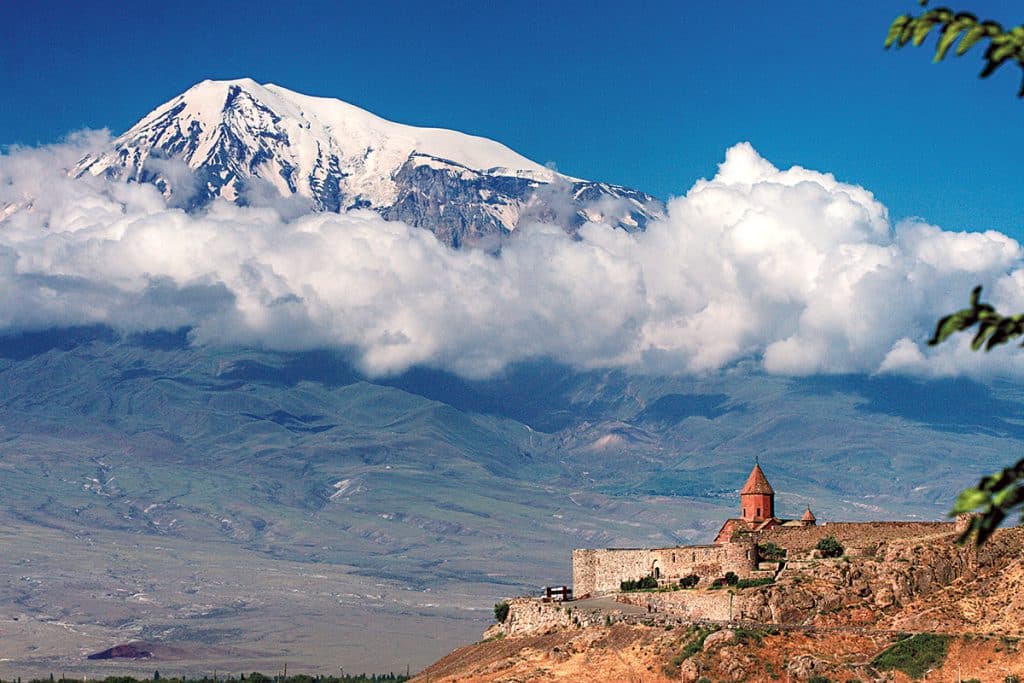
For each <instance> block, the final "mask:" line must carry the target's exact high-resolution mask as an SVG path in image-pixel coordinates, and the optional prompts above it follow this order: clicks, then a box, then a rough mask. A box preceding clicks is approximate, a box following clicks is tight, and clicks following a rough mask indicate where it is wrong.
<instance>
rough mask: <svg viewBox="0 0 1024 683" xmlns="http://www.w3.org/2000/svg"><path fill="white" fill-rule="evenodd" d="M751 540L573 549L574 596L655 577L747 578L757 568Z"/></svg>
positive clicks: (672, 578)
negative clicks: (725, 576)
mask: <svg viewBox="0 0 1024 683" xmlns="http://www.w3.org/2000/svg"><path fill="white" fill-rule="evenodd" d="M756 561H757V560H756V557H755V551H754V547H753V542H752V541H749V540H748V541H747V542H744V543H720V544H717V545H694V546H678V547H675V548H629V549H621V550H619V549H604V550H574V551H573V552H572V583H573V593H574V594H575V595H576V596H577V597H582V596H584V595H601V594H604V593H611V592H615V591H618V590H619V586H620V584H621V583H622V582H623V581H630V580H636V579H641V578H643V577H645V576H650V575H656V576H658V577H659V578H661V579H662V580H678V579H680V578H682V577H684V576H689V575H691V574H696V575H697V576H699V577H701V579H702V580H703V581H704V582H706V581H708V580H711V579H716V578H718V577H720V576H724V575H725V573H726V572H730V571H731V572H735V573H736V574H737V575H738V576H740V577H746V576H750V574H751V573H752V572H753V571H754V570H755V569H756V568H757V567H756Z"/></svg>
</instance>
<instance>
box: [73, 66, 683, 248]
mask: <svg viewBox="0 0 1024 683" xmlns="http://www.w3.org/2000/svg"><path fill="white" fill-rule="evenodd" d="M185 166H187V168H188V169H189V170H191V173H188V172H185V170H186V169H185ZM74 173H75V174H76V175H82V174H85V173H91V174H93V175H99V174H106V175H107V176H110V177H114V178H121V179H124V180H128V181H132V182H151V183H154V184H155V185H157V187H159V188H160V189H161V191H162V192H164V194H165V195H166V196H168V197H172V198H174V199H175V200H176V201H177V203H178V204H179V205H183V206H186V207H188V208H197V207H201V206H203V205H204V204H206V203H208V202H209V201H211V200H212V199H214V198H223V199H227V200H230V201H235V202H239V203H249V202H251V201H252V200H253V197H254V193H257V192H263V193H264V194H265V192H266V190H267V189H268V187H269V188H273V191H275V192H276V193H277V194H279V195H281V196H282V197H288V196H290V195H299V196H301V197H305V198H307V199H309V200H310V201H311V202H312V204H313V207H314V208H316V209H317V210H321V211H345V210H347V209H352V208H370V209H373V210H376V211H378V212H380V213H381V214H382V215H383V216H385V217H386V218H389V219H396V220H403V221H405V222H407V223H410V224H412V225H416V226H421V227H425V228H428V229H430V230H431V231H433V232H434V233H435V234H436V235H437V236H438V237H439V238H440V239H442V240H443V241H445V242H446V243H448V244H450V245H453V246H459V245H461V244H464V243H473V242H477V241H479V240H480V239H482V238H485V237H487V236H490V235H495V234H501V233H506V232H508V231H511V230H513V229H515V227H516V225H518V223H519V221H520V219H521V218H523V217H524V216H525V215H532V216H536V217H540V218H542V219H545V220H552V221H557V222H559V223H561V224H562V225H563V226H564V227H565V228H566V229H570V230H571V229H574V228H575V227H578V226H579V225H581V224H582V223H583V222H584V221H586V220H601V219H606V220H611V221H613V222H615V223H616V224H617V225H619V226H621V227H622V228H624V229H627V230H636V229H642V228H643V227H644V225H645V224H646V223H647V221H648V220H650V219H651V218H652V217H655V216H658V215H660V214H661V213H662V211H663V208H664V207H663V205H662V204H661V203H660V202H659V201H658V200H657V199H655V198H653V197H651V196H650V195H647V194H645V193H643V192H639V191H636V190H631V189H629V188H625V187H620V186H616V185H609V184H606V183H595V182H590V181H585V180H580V179H578V178H571V177H568V176H565V175H562V174H559V173H556V172H555V171H553V170H551V169H549V168H546V167H544V166H542V165H540V164H538V163H536V162H534V161H531V160H529V159H527V158H526V157H523V156H521V155H519V154H517V153H516V152H514V151H512V150H511V149H509V148H508V147H505V146H504V145H502V144H500V143H498V142H495V141H493V140H488V139H486V138H481V137H476V136H473V135H467V134H464V133H459V132H456V131H452V130H444V129H439V128H419V127H415V126H407V125H402V124H398V123H393V122H391V121H387V120H385V119H382V118H380V117H378V116H375V115H374V114H371V113H369V112H367V111H365V110H363V109H360V108H358V107H355V106H353V105H350V104H347V103H345V102H342V101H340V100H335V99H328V98H321V97H310V96H308V95H302V94H299V93H296V92H292V91H290V90H286V89H285V88H282V87H280V86H276V85H269V84H268V85H260V84H258V83H256V82H255V81H253V80H250V79H240V80H234V81H204V82H202V83H199V84H198V85H196V86H193V87H192V88H190V89H189V90H187V91H186V92H184V93H182V94H181V95H179V96H177V97H175V98H174V99H172V100H170V101H169V102H166V103H165V104H163V105H161V106H159V107H157V108H156V109H155V110H153V111H152V112H151V113H150V114H148V115H147V116H145V117H144V118H143V119H142V120H141V121H139V122H138V123H137V124H135V125H134V126H132V128H131V129H129V130H128V131H127V132H126V133H124V134H123V135H121V136H120V137H119V138H117V139H116V140H114V141H113V143H112V145H111V147H110V148H109V149H108V150H106V151H104V152H102V153H99V154H97V155H93V156H88V157H86V158H84V159H82V160H81V161H80V162H79V164H78V165H77V166H76V168H75V169H74Z"/></svg>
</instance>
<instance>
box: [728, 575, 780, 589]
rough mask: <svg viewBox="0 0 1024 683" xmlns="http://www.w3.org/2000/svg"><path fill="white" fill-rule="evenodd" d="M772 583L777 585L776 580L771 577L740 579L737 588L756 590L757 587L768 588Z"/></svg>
mask: <svg viewBox="0 0 1024 683" xmlns="http://www.w3.org/2000/svg"><path fill="white" fill-rule="evenodd" d="M770 583H775V579H773V578H772V577H770V576H765V577H762V578H760V579H740V580H739V581H737V582H736V587H737V588H754V587H756V586H767V585H768V584H770Z"/></svg>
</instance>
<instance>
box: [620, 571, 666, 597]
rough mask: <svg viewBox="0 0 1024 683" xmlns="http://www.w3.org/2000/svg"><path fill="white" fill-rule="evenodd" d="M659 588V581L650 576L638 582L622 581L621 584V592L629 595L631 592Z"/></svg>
mask: <svg viewBox="0 0 1024 683" xmlns="http://www.w3.org/2000/svg"><path fill="white" fill-rule="evenodd" d="M657 587H658V580H657V579H656V578H654V577H653V576H650V575H648V576H645V577H644V578H642V579H637V580H636V581H621V582H620V583H619V590H621V591H622V592H623V593H628V592H629V591H642V590H650V589H652V588H657Z"/></svg>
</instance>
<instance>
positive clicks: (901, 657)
mask: <svg viewBox="0 0 1024 683" xmlns="http://www.w3.org/2000/svg"><path fill="white" fill-rule="evenodd" d="M948 646H949V636H944V635H940V634H937V633H919V634H917V635H916V636H911V637H909V638H905V639H904V640H901V641H899V642H897V643H896V644H894V645H892V646H891V647H889V648H886V649H885V650H883V651H882V653H881V654H880V655H878V656H877V657H875V659H874V660H873V661H872V662H871V663H872V664H873V665H874V666H875V667H876V668H878V669H881V670H883V671H892V670H893V669H897V670H899V671H902V672H903V673H905V674H907V675H908V676H910V677H911V678H920V677H921V676H923V675H924V673H925V672H926V671H928V669H934V668H936V667H938V666H941V665H942V663H943V662H944V661H946V651H947V649H948Z"/></svg>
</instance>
